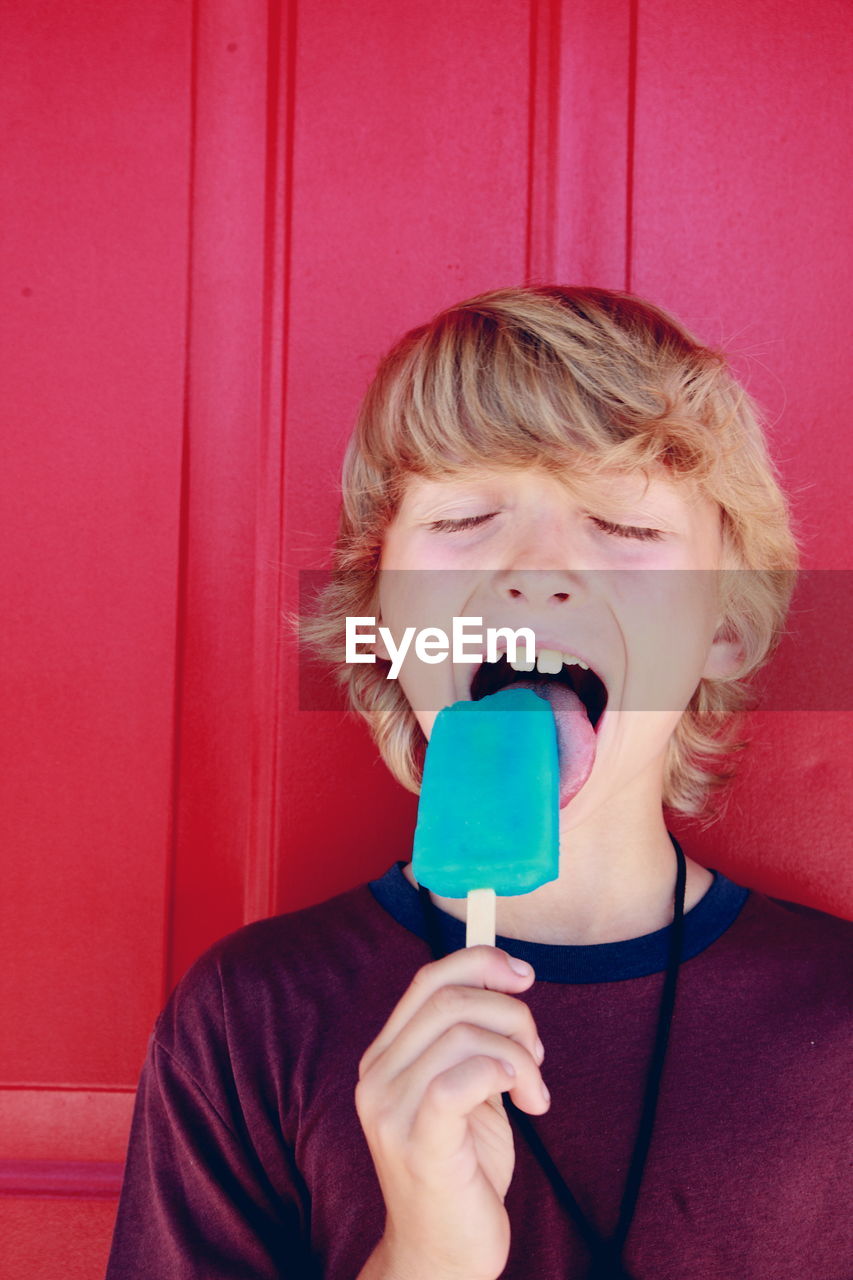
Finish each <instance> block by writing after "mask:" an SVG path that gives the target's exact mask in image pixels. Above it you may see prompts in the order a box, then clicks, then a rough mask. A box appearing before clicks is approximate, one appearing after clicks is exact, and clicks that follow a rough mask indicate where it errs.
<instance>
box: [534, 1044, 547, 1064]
mask: <svg viewBox="0 0 853 1280" xmlns="http://www.w3.org/2000/svg"><path fill="white" fill-rule="evenodd" d="M533 1056H534V1058H535V1059H536V1062H537V1064H538V1063H540V1062H541V1061H542V1060H543V1058H544V1057H545V1046H544V1044H543V1043H542V1041H541V1040H537V1041H536V1044H535V1045H534V1046H533Z"/></svg>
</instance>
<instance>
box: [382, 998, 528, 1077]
mask: <svg viewBox="0 0 853 1280" xmlns="http://www.w3.org/2000/svg"><path fill="white" fill-rule="evenodd" d="M457 1023H465V1024H467V1025H469V1026H477V1027H482V1028H483V1029H484V1030H487V1031H494V1032H497V1033H498V1034H499V1035H502V1036H506V1037H507V1038H508V1039H511V1040H515V1041H517V1043H518V1044H520V1045H521V1046H522V1047H523V1048H525V1049H526V1050H527V1052H528V1053H529V1054H530V1055H531V1057H532V1058H534V1060H535V1061H536V1062H537V1063H541V1061H542V1059H543V1057H544V1050H543V1049H542V1046H541V1043H540V1041H539V1035H538V1033H537V1030H536V1023H535V1022H534V1020H533V1014H532V1013H531V1012H530V1009H529V1008H528V1007H527V1005H526V1004H524V1003H523V1002H522V1001H521V1000H518V999H516V998H515V997H514V996H511V995H508V994H505V993H503V992H499V991H487V990H483V989H482V988H478V987H463V986H452V987H439V988H438V990H437V991H434V992H433V994H432V995H431V996H430V997H429V999H428V1000H426V1001H425V1002H424V1004H422V1005H421V1007H420V1008H419V1009H417V1010H416V1011H415V1013H414V1014H413V1015H412V1017H411V1018H410V1019H409V1021H408V1022H407V1023H406V1025H405V1026H404V1027H403V1028H402V1029H401V1031H400V1032H399V1034H398V1035H397V1036H396V1037H395V1039H394V1040H392V1041H391V1043H390V1044H389V1045H388V1047H387V1048H386V1049H385V1050H384V1051H383V1052H382V1053H380V1054H379V1055H378V1057H374V1058H373V1060H372V1063H371V1068H372V1070H374V1071H379V1072H380V1073H381V1074H382V1075H383V1076H384V1077H385V1078H386V1079H392V1078H393V1077H395V1076H397V1075H399V1074H400V1072H402V1071H404V1070H405V1069H406V1068H407V1067H408V1066H410V1064H411V1063H412V1062H414V1061H415V1059H416V1058H419V1057H420V1056H421V1054H422V1053H424V1052H425V1050H426V1049H428V1048H429V1046H430V1045H431V1044H434V1043H435V1041H436V1040H438V1038H439V1037H440V1036H442V1035H443V1034H444V1033H445V1032H446V1031H448V1030H449V1029H450V1028H451V1027H452V1026H454V1025H455V1024H457Z"/></svg>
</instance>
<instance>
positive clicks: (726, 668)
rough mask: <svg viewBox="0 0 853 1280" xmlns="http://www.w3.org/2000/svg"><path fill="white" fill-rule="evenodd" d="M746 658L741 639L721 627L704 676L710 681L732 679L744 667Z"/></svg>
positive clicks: (704, 668)
mask: <svg viewBox="0 0 853 1280" xmlns="http://www.w3.org/2000/svg"><path fill="white" fill-rule="evenodd" d="M745 657H746V652H745V650H744V646H743V641H742V640H741V639H740V637H739V636H736V635H733V634H732V633H731V632H726V631H725V629H724V628H723V627H722V626H720V627H718V628H717V632H716V635H715V636H714V639H713V640H712V641H711V648H710V650H709V652H708V657H707V658H706V660H705V666H704V667H703V668H702V675H703V676H704V677H706V678H708V679H710V680H725V679H730V678H731V677H732V676H734V675H736V674H737V672H738V670H739V669H740V667H742V666H743V662H744V659H745Z"/></svg>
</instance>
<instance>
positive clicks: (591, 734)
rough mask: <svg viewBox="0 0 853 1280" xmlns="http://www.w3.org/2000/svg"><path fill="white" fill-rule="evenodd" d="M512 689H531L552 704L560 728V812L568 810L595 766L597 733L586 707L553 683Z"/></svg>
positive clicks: (530, 683) (531, 682) (519, 682)
mask: <svg viewBox="0 0 853 1280" xmlns="http://www.w3.org/2000/svg"><path fill="white" fill-rule="evenodd" d="M512 687H513V689H532V690H533V692H534V693H535V694H536V695H537V697H540V698H543V699H544V700H545V701H546V702H549V703H550V704H551V710H552V711H553V713H554V721H555V723H556V725H557V755H558V758H559V761H560V808H561V809H565V807H566V805H567V804H568V803H569V801H570V800H571V799H573V798H574V796H576V795H577V793H578V792H579V791H580V789H581V787H582V786H583V784H584V783H585V782H586V780H587V778H588V777H589V775H590V773H591V772H592V766H593V764H594V763H595V748H596V738H595V730H594V729H593V727H592V725H591V724H590V722H589V716H588V715H587V714H586V707H585V706H584V705H583V703H582V702H581V700H580V698H579V697H578V695H577V694H576V693H574V692H573V691H572V690H571V689H567V688H566V686H565V685H564V684H557V683H556V681H553V680H513V682H512Z"/></svg>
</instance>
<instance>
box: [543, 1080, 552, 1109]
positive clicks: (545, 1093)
mask: <svg viewBox="0 0 853 1280" xmlns="http://www.w3.org/2000/svg"><path fill="white" fill-rule="evenodd" d="M542 1097H543V1098H544V1099H545V1104H546V1106H547V1104H548V1103H549V1102H550V1101H551V1095H550V1093H549V1092H548V1086H547V1085H546V1083H545V1081H544V1080H543V1081H542Z"/></svg>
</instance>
